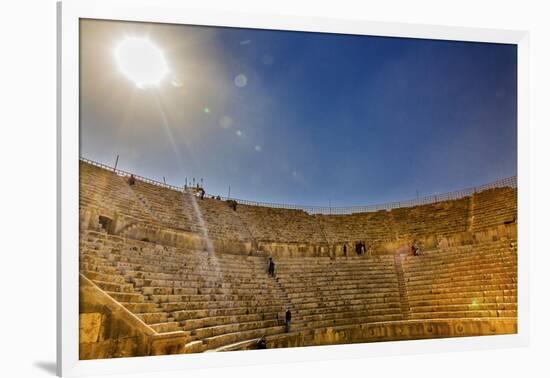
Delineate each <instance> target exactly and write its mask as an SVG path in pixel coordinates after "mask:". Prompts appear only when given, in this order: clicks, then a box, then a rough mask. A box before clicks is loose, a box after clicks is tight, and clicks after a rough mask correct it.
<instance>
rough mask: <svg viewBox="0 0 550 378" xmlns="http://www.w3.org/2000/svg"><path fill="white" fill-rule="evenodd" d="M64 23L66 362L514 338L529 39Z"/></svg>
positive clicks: (114, 368) (80, 14)
mask: <svg viewBox="0 0 550 378" xmlns="http://www.w3.org/2000/svg"><path fill="white" fill-rule="evenodd" d="M58 15H59V17H58V19H59V23H58V25H59V35H58V37H59V43H60V50H59V64H58V77H59V90H58V104H59V109H58V111H59V125H58V128H59V133H58V134H59V138H58V143H59V148H58V154H59V155H58V165H59V172H60V176H59V190H58V195H59V199H60V204H61V207H60V209H59V215H58V222H59V226H60V227H59V230H60V234H59V235H58V237H59V242H58V246H59V250H58V290H59V293H58V298H59V303H58V332H59V336H58V373H59V374H60V375H61V374H63V375H67V376H69V375H82V374H101V373H122V372H125V373H126V372H147V371H155V370H167V369H169V370H174V369H184V368H196V367H213V366H229V365H242V364H249V363H250V361H252V360H254V361H255V363H262V362H267V361H271V362H272V361H273V360H274V359H276V360H278V361H289V362H290V361H301V360H308V359H326V358H350V357H367V356H375V355H389V354H395V353H411V352H415V353H418V352H426V353H428V352H433V351H440V350H448V351H453V350H471V349H482V348H496V347H503V346H520V345H526V343H527V335H528V322H527V316H528V281H527V277H526V272H527V262H528V245H527V237H526V235H527V230H528V224H527V222H528V218H527V215H526V214H527V211H528V207H527V197H526V193H527V187H528V177H527V169H526V167H527V155H526V153H525V152H526V141H527V132H528V129H527V118H526V107H527V102H526V101H527V97H526V90H527V82H526V77H527V48H528V46H527V38H528V37H527V33H526V32H520V31H500V30H483V29H469V28H457V27H444V26H437V27H435V26H421V25H402V24H385V23H372V22H366V21H346V20H335V19H334V20H327V19H305V18H295V17H284V16H274V15H257V14H255V15H248V14H244V13H242V14H241V13H237V12H235V13H231V12H206V11H197V10H190V9H185V8H181V7H179V5H178V4H177V1H162V2H156V1H155V2H153V1H131V2H126V1H111V2H108V4H107V3H103V2H95V1H73V2H69V3H62V4H59V6H58ZM252 356H253V357H252Z"/></svg>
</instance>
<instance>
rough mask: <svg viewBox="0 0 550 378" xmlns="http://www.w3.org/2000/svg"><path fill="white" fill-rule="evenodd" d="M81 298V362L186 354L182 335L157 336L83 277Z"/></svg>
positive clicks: (81, 276) (81, 279)
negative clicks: (99, 359)
mask: <svg viewBox="0 0 550 378" xmlns="http://www.w3.org/2000/svg"><path fill="white" fill-rule="evenodd" d="M79 296H80V299H79V302H80V309H79V313H80V316H79V329H80V331H79V358H80V359H81V360H88V359H98V358H116V357H134V356H149V355H164V354H176V353H183V351H184V347H185V341H186V338H185V336H184V335H183V334H182V333H172V334H167V335H159V334H157V333H156V332H155V331H154V330H153V329H151V328H150V327H149V326H147V325H146V324H145V323H144V322H143V321H141V320H140V319H139V318H138V317H137V316H135V315H134V314H132V313H131V312H130V311H128V310H127V309H126V308H124V307H123V306H122V305H121V304H119V303H118V302H116V301H115V300H113V299H112V298H111V297H110V296H108V295H107V294H105V293H104V292H103V291H102V290H101V289H99V288H98V287H97V286H96V285H95V284H93V283H92V282H91V281H90V280H89V279H87V278H86V277H84V276H83V275H80V291H79Z"/></svg>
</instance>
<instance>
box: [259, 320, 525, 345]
mask: <svg viewBox="0 0 550 378" xmlns="http://www.w3.org/2000/svg"><path fill="white" fill-rule="evenodd" d="M514 333H517V322H516V321H515V320H513V319H503V320H500V319H436V320H423V321H414V320H408V321H401V322H387V323H373V324H358V325H350V326H342V327H328V328H324V329H315V330H303V331H300V332H295V333H291V334H288V335H277V336H271V337H268V338H267V346H268V348H287V347H301V346H314V345H334V344H349V343H367V342H379V341H397V340H411V339H434V338H446V337H466V336H480V335H502V334H514Z"/></svg>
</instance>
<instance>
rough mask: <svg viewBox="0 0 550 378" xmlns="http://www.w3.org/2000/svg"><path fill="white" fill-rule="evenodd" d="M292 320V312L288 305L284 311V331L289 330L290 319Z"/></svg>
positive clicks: (287, 331)
mask: <svg viewBox="0 0 550 378" xmlns="http://www.w3.org/2000/svg"><path fill="white" fill-rule="evenodd" d="M291 320H292V313H291V312H290V307H287V308H286V312H285V332H286V333H289V332H290V321H291Z"/></svg>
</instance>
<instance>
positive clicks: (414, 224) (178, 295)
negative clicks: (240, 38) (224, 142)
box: [79, 161, 517, 359]
mask: <svg viewBox="0 0 550 378" xmlns="http://www.w3.org/2000/svg"><path fill="white" fill-rule="evenodd" d="M358 242H363V243H364V244H365V245H366V250H365V253H362V254H357V253H356V252H355V246H356V243H358ZM413 243H414V244H416V245H419V246H420V249H419V254H418V255H417V256H415V255H412V254H411V253H410V245H411V244H413ZM270 256H271V257H272V258H273V259H274V261H275V267H276V268H275V276H274V277H272V276H270V275H268V273H267V258H268V257H270ZM286 309H290V311H291V313H292V321H291V323H290V330H289V332H286V330H285V321H284V316H285V310H286ZM79 311H80V358H81V359H97V358H113V357H129V356H147V355H161V354H177V353H196V352H212V351H231V350H247V349H255V348H257V341H258V339H259V338H262V337H265V342H266V346H267V348H268V349H269V348H281V347H299V346H312V345H328V344H342V343H362V342H376V341H392V340H411V339H425V338H445V337H464V336H479V335H497V334H511V333H516V332H517V189H516V188H515V187H500V188H492V189H487V190H484V191H481V192H479V193H473V194H471V195H468V196H464V197H461V198H457V199H454V200H449V201H440V202H435V203H430V204H425V205H420V206H413V207H403V208H397V209H392V210H381V211H376V212H363V213H355V214H348V215H311V214H309V213H307V212H305V211H301V210H290V209H283V208H271V207H263V206H251V205H243V204H238V206H237V208H236V210H234V209H232V208H231V206H229V204H228V203H227V202H225V201H221V200H215V199H211V198H205V199H203V200H201V199H199V198H197V197H196V196H194V195H193V194H192V193H190V192H189V191H188V192H185V191H181V190H177V188H170V187H167V186H162V185H155V184H154V183H152V182H146V181H143V180H140V179H138V180H136V182H135V184H134V185H129V184H128V182H127V180H126V178H125V177H124V176H123V175H121V174H117V173H116V172H113V171H112V170H109V169H105V168H103V167H98V166H95V165H94V164H90V163H89V162H86V161H81V162H80V309H79Z"/></svg>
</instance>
